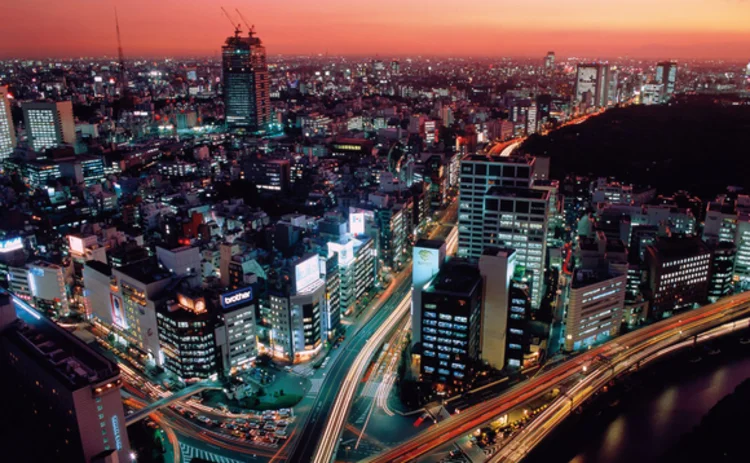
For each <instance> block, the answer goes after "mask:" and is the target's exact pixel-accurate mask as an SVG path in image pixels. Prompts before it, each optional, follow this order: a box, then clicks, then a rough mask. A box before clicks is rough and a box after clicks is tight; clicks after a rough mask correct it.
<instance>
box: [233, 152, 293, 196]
mask: <svg viewBox="0 0 750 463" xmlns="http://www.w3.org/2000/svg"><path fill="white" fill-rule="evenodd" d="M290 172H291V162H290V161H289V160H288V159H264V158H262V157H260V156H253V157H251V158H250V159H249V160H247V161H246V162H245V163H244V169H243V172H242V175H243V178H244V179H245V180H247V181H248V182H250V183H252V184H254V185H255V187H256V188H258V190H260V191H261V192H262V191H270V192H279V193H285V192H287V191H288V190H289V185H290V183H289V182H290Z"/></svg>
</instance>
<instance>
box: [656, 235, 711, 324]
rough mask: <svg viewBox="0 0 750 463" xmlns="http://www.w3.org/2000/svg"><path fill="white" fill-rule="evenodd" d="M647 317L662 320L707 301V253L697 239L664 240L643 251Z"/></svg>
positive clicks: (675, 238) (708, 269)
mask: <svg viewBox="0 0 750 463" xmlns="http://www.w3.org/2000/svg"><path fill="white" fill-rule="evenodd" d="M646 263H647V266H648V273H649V292H650V297H651V307H652V310H651V316H652V318H655V319H657V320H658V319H661V318H666V317H669V316H671V315H673V314H674V313H675V312H678V311H680V310H683V309H689V308H692V307H693V306H694V305H695V304H702V303H704V302H705V301H706V299H707V298H708V287H709V276H710V273H711V251H710V249H709V248H708V246H707V245H706V244H705V243H704V242H703V241H702V240H701V239H700V238H697V237H688V238H683V237H664V238H659V239H657V240H656V241H655V242H654V244H652V245H651V246H649V247H648V248H646Z"/></svg>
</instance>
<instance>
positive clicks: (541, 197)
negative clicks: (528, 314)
mask: <svg viewBox="0 0 750 463" xmlns="http://www.w3.org/2000/svg"><path fill="white" fill-rule="evenodd" d="M548 205H549V192H548V191H545V190H536V189H529V188H512V187H503V186H494V187H492V188H490V189H489V191H487V194H486V195H485V197H484V219H483V238H484V243H485V245H486V246H502V247H506V248H511V249H514V250H515V251H516V261H517V265H519V266H521V267H523V268H524V269H525V270H528V271H530V272H531V274H532V281H531V283H530V286H531V307H532V308H534V309H538V308H539V305H540V304H541V300H542V295H543V294H544V278H543V276H544V265H545V262H546V258H547V239H546V238H547V231H548V230H547V229H548V225H549V220H548V218H549V208H548Z"/></svg>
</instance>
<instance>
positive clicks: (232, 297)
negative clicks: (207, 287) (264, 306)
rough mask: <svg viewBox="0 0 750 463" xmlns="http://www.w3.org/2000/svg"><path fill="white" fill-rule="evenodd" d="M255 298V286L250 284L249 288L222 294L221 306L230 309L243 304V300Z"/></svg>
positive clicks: (247, 300)
mask: <svg viewBox="0 0 750 463" xmlns="http://www.w3.org/2000/svg"><path fill="white" fill-rule="evenodd" d="M252 300H253V288H252V287H251V286H248V287H247V288H242V289H238V290H236V291H232V292H231V293H225V294H222V295H221V306H222V307H223V308H224V309H229V308H231V307H234V306H236V305H239V304H242V303H243V302H249V301H252Z"/></svg>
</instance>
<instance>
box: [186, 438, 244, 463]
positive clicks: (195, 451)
mask: <svg viewBox="0 0 750 463" xmlns="http://www.w3.org/2000/svg"><path fill="white" fill-rule="evenodd" d="M180 453H181V454H182V458H181V460H182V463H190V462H191V461H192V460H193V458H202V459H204V460H207V461H211V462H213V463H247V462H252V461H256V459H255V458H253V457H251V456H248V457H247V459H246V460H235V459H234V458H229V457H225V456H224V455H219V454H217V453H213V452H209V451H207V450H203V449H199V448H196V447H193V446H192V445H187V444H183V443H182V442H180Z"/></svg>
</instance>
